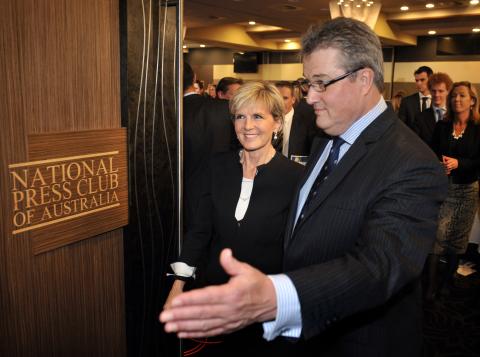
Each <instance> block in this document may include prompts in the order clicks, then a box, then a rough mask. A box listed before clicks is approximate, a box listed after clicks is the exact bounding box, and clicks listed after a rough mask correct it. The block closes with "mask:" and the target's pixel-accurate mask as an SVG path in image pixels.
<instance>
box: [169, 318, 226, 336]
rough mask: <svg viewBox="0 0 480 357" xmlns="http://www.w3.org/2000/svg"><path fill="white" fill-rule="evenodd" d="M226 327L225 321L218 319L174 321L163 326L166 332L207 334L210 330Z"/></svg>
mask: <svg viewBox="0 0 480 357" xmlns="http://www.w3.org/2000/svg"><path fill="white" fill-rule="evenodd" d="M225 325H226V321H225V320H223V319H220V318H212V319H198V320H197V319H192V320H176V321H174V322H167V323H166V324H165V331H166V332H192V333H199V334H200V333H202V334H208V333H211V331H212V330H216V329H219V328H221V327H222V326H225Z"/></svg>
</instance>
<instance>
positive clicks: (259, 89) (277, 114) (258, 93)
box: [230, 81, 285, 125]
mask: <svg viewBox="0 0 480 357" xmlns="http://www.w3.org/2000/svg"><path fill="white" fill-rule="evenodd" d="M257 104H262V105H264V106H265V108H266V109H267V110H268V111H269V112H270V114H272V116H273V119H275V121H280V123H281V124H282V125H283V119H284V116H285V102H284V101H283V97H282V96H281V94H280V92H279V91H278V89H277V87H275V85H274V84H271V83H268V82H263V81H254V82H247V83H245V84H242V86H241V87H240V88H238V89H237V91H236V92H235V94H234V95H233V97H232V99H230V112H231V113H232V115H235V114H236V113H237V112H238V111H240V110H241V109H243V108H247V107H249V106H252V105H257Z"/></svg>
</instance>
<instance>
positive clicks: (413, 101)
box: [398, 66, 433, 128]
mask: <svg viewBox="0 0 480 357" xmlns="http://www.w3.org/2000/svg"><path fill="white" fill-rule="evenodd" d="M432 74H433V71H432V69H431V68H430V67H427V66H421V67H419V68H418V69H417V70H416V71H415V72H414V74H413V75H414V76H415V85H416V87H417V90H418V92H416V93H414V94H411V95H409V96H407V97H405V98H403V99H402V102H401V103H400V108H399V109H398V117H399V118H400V119H402V120H403V122H404V123H405V124H407V125H408V126H409V127H410V128H412V126H413V121H414V119H415V115H417V114H418V113H420V112H422V111H424V110H425V109H427V108H429V107H430V104H431V95H430V91H429V90H428V77H430V76H431V75H432Z"/></svg>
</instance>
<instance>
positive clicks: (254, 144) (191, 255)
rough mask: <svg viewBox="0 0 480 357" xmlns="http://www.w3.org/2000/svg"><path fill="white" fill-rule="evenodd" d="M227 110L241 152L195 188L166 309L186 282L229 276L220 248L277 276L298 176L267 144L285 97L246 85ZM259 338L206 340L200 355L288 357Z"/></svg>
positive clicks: (248, 334) (227, 156)
mask: <svg viewBox="0 0 480 357" xmlns="http://www.w3.org/2000/svg"><path fill="white" fill-rule="evenodd" d="M230 111H231V113H232V114H233V120H234V126H235V132H236V134H237V137H238V140H239V142H240V143H241V145H242V149H241V150H240V151H235V152H228V153H222V154H220V155H218V156H216V157H214V158H213V159H212V161H211V164H210V167H209V169H208V176H207V177H206V178H205V182H203V183H202V184H201V185H200V183H199V186H202V187H203V188H200V187H199V189H202V199H201V202H200V205H199V207H198V209H197V212H198V214H197V216H196V218H195V221H194V224H193V225H192V228H191V229H190V230H189V231H188V232H186V235H185V239H184V245H183V247H182V252H181V254H180V257H179V259H178V262H175V263H173V264H172V265H171V266H172V269H173V271H174V276H175V278H176V280H175V282H174V284H173V287H172V289H171V292H170V295H169V297H168V299H167V302H166V303H165V305H166V306H168V305H169V304H170V302H171V300H172V299H173V298H174V297H175V296H177V295H178V294H180V293H181V292H182V291H183V289H184V287H185V280H187V281H188V280H192V278H195V280H194V281H193V282H192V287H202V286H206V285H212V284H223V283H226V282H227V281H228V279H229V276H228V275H227V274H226V273H225V272H224V271H223V269H222V267H221V266H220V264H219V256H220V252H221V251H222V249H224V248H231V249H232V250H233V253H234V254H235V257H236V258H237V259H239V260H241V261H244V262H247V263H249V264H252V265H253V266H255V267H256V268H257V269H259V270H261V271H262V272H264V273H266V274H275V273H280V272H281V271H282V258H283V237H284V231H285V223H286V220H287V215H288V209H289V206H290V202H291V201H292V199H293V194H294V191H295V187H296V185H297V181H298V180H299V178H300V175H301V174H302V171H303V166H302V165H299V164H297V163H294V162H292V161H290V160H288V159H287V158H285V157H284V156H283V155H282V154H281V153H278V152H276V151H275V149H274V148H273V146H272V136H275V135H276V133H277V132H278V131H279V130H281V127H282V122H283V116H284V102H283V98H282V96H281V95H280V93H279V91H278V89H277V88H276V87H275V86H274V85H273V84H269V83H264V82H248V83H246V84H244V85H242V86H241V87H240V88H239V89H238V91H237V92H236V93H235V95H234V96H233V98H232V99H231V100H230ZM205 257H206V259H205ZM201 262H204V264H200V263H201ZM262 334H263V329H262V326H261V324H256V325H252V326H250V327H247V328H246V329H244V330H241V331H238V332H235V333H233V334H229V335H225V336H221V337H220V339H221V342H219V341H214V342H212V341H211V340H210V341H207V342H206V345H205V346H204V348H203V349H202V352H200V354H199V355H205V356H248V355H250V356H261V355H264V354H267V353H271V354H272V356H273V355H275V356H282V355H284V356H288V355H292V354H291V350H290V349H291V348H292V346H293V345H292V344H289V343H288V342H286V341H272V342H267V341H266V340H264V339H263V337H262ZM215 340H217V338H215ZM215 342H217V343H215ZM218 342H219V343H218ZM289 352H290V353H289Z"/></svg>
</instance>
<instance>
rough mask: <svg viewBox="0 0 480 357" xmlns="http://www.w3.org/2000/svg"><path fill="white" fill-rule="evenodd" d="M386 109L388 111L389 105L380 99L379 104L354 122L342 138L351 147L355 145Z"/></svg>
mask: <svg viewBox="0 0 480 357" xmlns="http://www.w3.org/2000/svg"><path fill="white" fill-rule="evenodd" d="M385 109H387V103H385V100H384V99H383V97H380V100H379V101H378V103H377V104H376V105H375V106H374V107H373V108H372V109H370V110H369V111H368V112H367V113H366V114H364V115H363V116H361V117H360V118H359V119H358V120H356V121H355V122H353V124H352V125H351V126H350V127H349V128H348V129H347V130H346V131H345V132H344V133H343V134H342V135H340V137H341V138H342V139H343V140H345V142H346V143H348V144H349V145H353V143H354V142H355V140H357V138H358V137H359V136H360V134H361V133H362V132H363V131H364V130H365V129H366V128H367V126H369V125H370V124H371V123H372V122H373V121H374V120H375V119H376V118H377V117H378V116H379V115H380V114H382V113H383V112H384V111H385Z"/></svg>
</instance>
